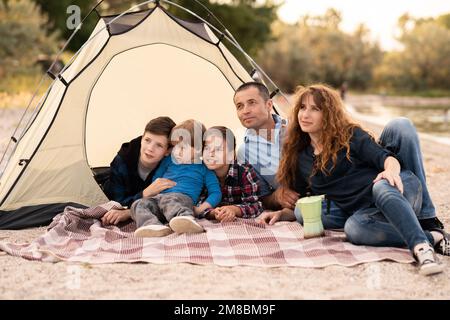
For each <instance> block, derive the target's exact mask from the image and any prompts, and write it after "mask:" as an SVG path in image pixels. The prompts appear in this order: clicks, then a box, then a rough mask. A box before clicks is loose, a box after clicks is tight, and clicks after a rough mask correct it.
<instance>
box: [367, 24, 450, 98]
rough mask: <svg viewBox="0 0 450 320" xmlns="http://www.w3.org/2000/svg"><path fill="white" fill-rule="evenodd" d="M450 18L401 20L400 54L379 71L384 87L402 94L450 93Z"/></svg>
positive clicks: (392, 54)
mask: <svg viewBox="0 0 450 320" xmlns="http://www.w3.org/2000/svg"><path fill="white" fill-rule="evenodd" d="M446 19H448V15H444V16H441V17H438V18H437V19H432V18H426V19H423V18H422V19H413V18H411V17H407V16H403V17H401V19H400V20H399V24H400V29H401V33H400V36H399V37H398V40H399V41H400V42H401V44H402V45H403V49H402V50H400V51H395V52H389V53H388V54H387V55H386V56H385V58H384V60H383V62H382V64H381V66H380V67H379V68H378V69H377V72H376V74H377V83H378V85H380V86H385V87H391V88H395V89H401V90H429V89H444V90H449V89H450V29H449V28H448V27H447V26H446V23H445V21H447V20H446Z"/></svg>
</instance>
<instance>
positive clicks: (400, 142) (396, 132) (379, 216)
mask: <svg viewBox="0 0 450 320" xmlns="http://www.w3.org/2000/svg"><path fill="white" fill-rule="evenodd" d="M379 142H380V144H381V145H382V146H384V147H385V148H386V149H388V150H390V151H392V152H394V153H395V154H396V155H397V159H398V160H399V161H400V163H401V165H402V169H403V170H405V171H406V170H409V171H412V173H414V175H413V176H415V178H412V177H411V172H409V173H407V174H406V173H405V172H402V174H401V177H402V180H403V179H404V178H405V177H406V176H408V177H407V178H406V183H405V182H404V184H405V185H404V188H405V191H404V196H405V197H404V199H406V200H407V202H408V203H409V207H410V208H411V210H409V209H407V210H406V211H405V212H404V211H401V212H399V211H398V212H395V213H396V216H390V213H391V212H393V211H391V210H390V209H389V208H387V207H386V208H387V209H385V210H386V212H385V214H383V213H381V211H380V207H378V205H379V206H382V205H383V204H384V205H385V201H386V200H389V201H392V199H393V197H394V198H395V197H397V195H395V194H394V191H395V190H396V189H395V190H390V188H389V187H388V186H390V185H389V183H387V181H385V180H383V181H381V182H384V183H383V184H380V187H377V188H376V191H377V194H378V197H379V198H380V199H379V200H378V201H376V199H375V197H374V205H373V206H372V207H371V208H365V209H363V210H359V211H357V212H355V213H354V214H353V215H352V216H351V217H350V215H348V214H347V213H345V212H344V211H342V210H341V209H340V208H338V207H337V206H336V205H335V204H334V203H333V202H331V204H330V210H329V212H328V213H327V210H326V202H325V201H324V202H323V203H322V222H323V225H324V228H325V229H342V228H344V231H345V233H346V235H347V238H348V240H349V241H350V242H352V243H355V244H361V245H371V246H394V247H404V246H405V245H407V246H408V247H409V248H412V247H413V246H414V245H415V244H417V243H419V242H424V241H426V240H428V241H429V242H430V243H433V238H432V236H431V234H430V233H429V232H428V231H425V232H423V231H422V228H420V224H419V223H418V221H417V219H427V218H433V217H435V216H436V213H435V208H434V205H433V203H432V201H431V198H430V195H429V193H428V189H427V187H426V180H425V171H424V167H423V162H422V155H421V150H420V145H419V139H418V136H417V132H416V130H415V128H414V126H413V125H412V123H411V121H410V120H409V119H407V118H398V119H394V120H392V121H390V122H389V123H388V124H387V125H386V127H385V128H384V130H383V132H382V134H381V137H380V141H379ZM417 179H418V181H419V183H415V182H414V180H416V181H417ZM408 180H409V182H408ZM386 184H387V185H386ZM414 186H416V188H417V189H416V190H414ZM374 189H375V188H374ZM380 191H383V192H380ZM385 192H387V194H386V196H383V194H384V193H385ZM388 194H390V195H388ZM399 194H400V193H399ZM397 198H400V197H397ZM395 202H397V200H396V201H394V203H395ZM377 203H378V205H377ZM394 206H395V207H396V210H400V209H399V208H403V207H405V208H407V207H408V206H407V205H406V204H405V202H404V201H399V203H398V206H399V207H397V204H395V205H394ZM402 210H403V209H402ZM411 212H412V213H414V215H413V214H412V213H411ZM295 214H296V217H297V220H299V222H300V223H302V224H303V221H302V219H301V215H300V214H299V212H298V211H297V209H296V210H295ZM388 216H390V218H389V217H388ZM349 217H350V218H349ZM416 217H417V218H416ZM347 220H348V221H347ZM394 223H395V227H394ZM417 226H418V228H419V230H418V229H417ZM408 228H412V229H408ZM410 230H412V231H410ZM418 241H419V242H418Z"/></svg>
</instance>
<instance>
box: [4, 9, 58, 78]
mask: <svg viewBox="0 0 450 320" xmlns="http://www.w3.org/2000/svg"><path fill="white" fill-rule="evenodd" d="M46 23H47V18H46V16H45V15H43V14H41V13H40V11H39V8H38V7H37V6H36V4H35V3H33V2H32V1H30V0H9V1H8V3H5V2H2V1H0V79H3V81H4V79H5V78H7V76H8V75H9V74H10V73H11V72H12V71H14V72H22V73H27V74H29V73H30V72H31V73H33V71H35V70H36V69H38V68H37V67H36V65H35V63H36V61H37V58H38V57H39V54H51V53H53V52H54V51H55V50H56V47H57V41H56V35H55V34H50V35H48V34H47V33H46V30H45V28H44V25H45V24H46Z"/></svg>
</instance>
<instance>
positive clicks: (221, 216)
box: [211, 206, 242, 222]
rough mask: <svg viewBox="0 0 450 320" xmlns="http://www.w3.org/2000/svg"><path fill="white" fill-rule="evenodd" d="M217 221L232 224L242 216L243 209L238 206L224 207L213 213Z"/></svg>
mask: <svg viewBox="0 0 450 320" xmlns="http://www.w3.org/2000/svg"><path fill="white" fill-rule="evenodd" d="M211 213H212V214H214V217H215V218H216V220H218V221H220V222H231V221H234V220H235V219H236V217H239V216H241V215H242V214H241V209H240V208H239V207H238V206H223V207H219V208H216V209H214V210H213V211H212V212H211Z"/></svg>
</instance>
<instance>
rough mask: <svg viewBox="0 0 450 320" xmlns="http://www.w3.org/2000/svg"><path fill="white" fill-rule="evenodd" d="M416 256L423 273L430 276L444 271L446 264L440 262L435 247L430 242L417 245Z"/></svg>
mask: <svg viewBox="0 0 450 320" xmlns="http://www.w3.org/2000/svg"><path fill="white" fill-rule="evenodd" d="M414 256H415V258H416V260H417V264H418V267H419V273H420V274H421V275H424V276H428V275H432V274H436V273H441V272H442V271H444V265H443V264H441V263H440V262H439V260H438V258H437V257H436V254H435V253H434V250H433V247H432V246H430V245H429V244H428V243H423V244H419V245H417V246H416V248H415V249H414Z"/></svg>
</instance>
